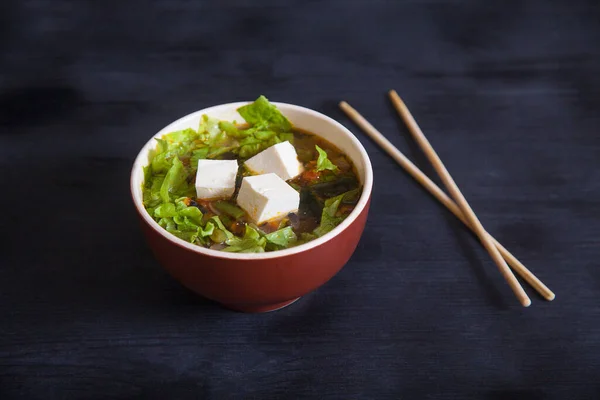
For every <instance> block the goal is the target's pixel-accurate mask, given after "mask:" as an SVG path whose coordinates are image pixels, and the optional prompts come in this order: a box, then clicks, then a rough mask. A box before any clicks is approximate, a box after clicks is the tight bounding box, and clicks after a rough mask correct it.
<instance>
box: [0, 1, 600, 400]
mask: <svg viewBox="0 0 600 400" xmlns="http://www.w3.org/2000/svg"><path fill="white" fill-rule="evenodd" d="M599 4H600V3H598V1H596V0H591V1H587V2H585V1H563V2H557V1H543V0H540V1H531V2H529V1H516V0H515V1H467V0H457V1H421V2H419V1H382V0H370V1H287V2H284V1H261V2H258V1H220V2H217V1H214V2H196V1H189V0H188V1H185V0H177V1H166V0H162V1H155V2H152V3H146V2H139V1H123V2H108V1H99V2H92V1H65V0H57V1H44V0H37V1H33V0H31V1H19V0H14V1H2V2H1V3H0V124H1V125H0V129H1V130H0V132H1V136H0V156H1V158H0V166H1V176H2V178H1V182H0V183H1V188H2V189H1V190H0V193H1V194H0V210H1V212H2V218H1V220H2V229H1V230H0V235H1V236H0V239H1V241H0V245H1V246H2V248H1V250H2V252H1V258H0V261H1V267H0V398H1V399H12V398H24V399H59V398H65V399H67V398H68V399H71V398H73V399H75V398H98V399H99V398H114V399H129V398H156V399H167V398H169V399H178V398H206V399H229V398H236V399H242V398H248V399H251V398H256V399H280V398H339V399H382V398H389V399H398V398H406V399H417V398H425V397H427V398H446V399H450V398H465V397H478V398H484V399H504V398H511V399H517V398H526V399H532V400H535V399H546V398H548V399H574V398H599V397H600V383H598V382H599V380H600V379H599V378H600V353H599V352H600V320H599V319H598V317H599V316H600V304H599V302H598V295H599V294H600V270H599V269H598V259H599V256H600V244H599V237H600V224H599V222H598V221H599V218H600V169H599V168H598V167H599V166H600V165H599V164H600V162H599V158H600V136H599V132H598V129H599V128H600V117H599V115H600V114H599V110H598V109H599V107H600V6H599ZM391 88H395V89H396V90H398V91H399V93H400V95H401V96H403V98H404V99H405V101H406V102H407V104H408V106H409V107H410V108H411V110H412V112H413V114H414V115H415V117H416V118H417V120H418V121H419V122H420V123H421V127H422V128H423V130H424V131H425V133H426V134H427V135H428V137H429V139H430V140H431V142H432V144H433V145H434V147H435V148H436V149H437V151H438V153H439V154H440V156H441V157H442V159H443V160H444V161H445V163H446V166H447V167H448V169H449V170H450V172H451V173H452V174H453V176H454V178H455V180H456V181H457V183H458V184H459V186H461V188H462V189H463V192H464V193H465V195H466V197H467V198H468V199H469V200H470V202H471V204H472V206H473V208H474V209H475V211H476V212H477V213H478V215H479V217H480V219H481V220H482V222H483V223H484V225H485V226H486V227H487V228H488V230H489V231H490V232H491V233H493V234H494V235H495V236H496V237H497V239H499V240H500V241H501V242H502V243H503V244H505V245H506V246H507V247H508V248H509V249H510V250H512V251H513V252H514V253H515V255H517V257H519V258H520V259H521V261H523V262H524V263H525V264H526V265H527V266H528V267H529V268H530V269H531V270H532V271H533V272H534V273H536V275H537V276H538V277H539V278H540V279H542V280H543V281H544V282H545V283H546V284H547V285H548V286H550V288H551V289H553V290H554V291H555V292H556V294H557V298H556V300H555V301H554V302H552V303H548V302H545V301H544V300H542V299H540V297H539V296H537V295H536V294H535V293H534V292H533V291H531V290H529V289H528V290H529V293H530V295H531V296H532V299H533V305H532V306H531V307H530V308H529V309H524V308H522V307H520V306H519V305H518V303H517V301H516V299H515V298H514V296H513V295H512V293H511V291H510V289H509V288H508V287H507V285H506V284H505V283H504V281H503V280H502V278H501V276H500V274H499V273H498V271H497V270H496V267H495V266H494V264H493V263H492V261H491V260H490V259H489V257H488V255H487V254H486V253H485V251H483V250H482V249H481V246H480V245H479V244H478V242H477V241H476V240H475V239H474V238H473V237H472V236H471V235H470V234H469V233H467V231H466V230H465V229H464V227H463V226H461V225H460V223H459V222H458V221H457V220H456V219H455V218H454V217H453V216H452V215H451V214H450V213H449V212H447V211H446V210H444V209H443V208H442V207H441V206H440V205H438V204H437V203H436V202H435V201H434V200H433V199H432V198H430V197H429V195H428V194H427V193H426V192H425V191H424V190H423V189H422V188H420V187H419V186H418V185H417V184H416V183H415V182H413V181H412V180H411V178H410V177H408V176H407V175H406V174H405V173H404V172H403V171H402V170H401V168H400V167H398V166H397V165H396V164H395V163H394V162H393V161H392V160H391V159H390V158H389V157H387V156H386V155H385V154H384V153H383V152H382V151H381V150H379V149H378V148H377V146H375V145H374V144H373V143H372V142H371V141H370V140H368V139H367V138H366V136H365V135H364V134H362V133H361V132H360V131H359V130H358V129H357V128H356V127H355V126H354V125H353V124H352V123H351V122H350V121H349V120H348V119H347V118H345V116H344V115H343V114H342V112H341V111H340V110H339V109H338V108H337V103H338V102H339V101H340V100H346V101H348V102H349V103H350V104H351V105H353V106H355V107H356V108H357V109H358V110H359V111H361V112H362V113H363V114H364V115H365V116H366V117H367V118H368V119H369V120H370V121H371V122H372V123H373V124H374V125H375V126H376V127H378V128H379V129H380V130H381V131H382V132H383V133H384V134H386V135H387V136H388V137H389V138H390V140H391V141H392V142H394V143H395V144H396V145H397V146H398V147H399V148H400V149H401V150H403V151H404V152H405V153H406V154H407V155H408V156H409V157H410V158H411V159H413V160H415V161H416V162H417V163H418V164H419V165H420V166H421V167H422V168H423V169H424V170H425V171H426V172H427V173H429V174H430V176H434V174H433V173H432V170H431V168H430V167H429V166H428V164H427V162H425V160H424V158H423V157H422V155H421V153H420V151H419V150H418V148H416V147H415V145H414V144H413V142H412V141H411V139H410V137H409V135H408V133H407V131H406V129H405V128H404V126H403V125H402V123H401V122H400V121H399V120H398V118H397V117H396V115H395V113H394V111H393V109H392V107H391V106H390V104H389V102H388V100H387V98H386V96H385V94H386V91H387V90H389V89H391ZM260 94H264V95H266V96H267V97H268V98H269V99H271V100H274V101H282V102H289V103H293V104H298V105H302V106H306V107H309V108H313V109H315V110H318V111H321V112H323V113H326V114H327V115H329V116H331V117H333V118H335V119H337V120H339V121H341V122H342V123H343V124H345V125H346V126H348V127H349V128H350V129H351V130H352V131H353V132H355V133H356V135H357V136H358V137H359V138H360V140H361V142H362V143H363V144H364V146H365V147H366V149H367V151H368V153H369V154H370V156H371V159H372V163H373V167H374V173H375V187H374V193H373V203H372V210H371V213H370V216H369V221H368V225H367V228H366V230H365V233H364V236H363V238H362V240H361V243H360V245H359V248H358V249H357V251H356V253H355V255H354V256H353V258H352V260H351V261H350V262H349V263H348V265H347V266H346V267H345V268H344V269H343V270H342V271H341V272H340V273H339V274H338V275H337V276H336V277H335V278H334V279H332V280H331V281H330V282H329V283H327V284H326V285H325V286H323V287H322V288H320V289H319V290H317V291H316V292H314V293H311V294H309V295H307V296H305V297H304V298H303V299H301V301H299V302H297V303H295V304H294V305H292V306H290V307H288V308H286V309H284V310H281V311H278V312H275V313H269V314H262V315H247V314H240V313H234V312H230V311H226V310H224V309H222V308H220V307H219V306H217V305H215V304H212V303H210V302H208V301H205V300H203V299H201V298H199V297H197V296H196V295H194V294H192V293H190V292H188V291H186V290H185V289H183V288H182V287H181V286H180V285H179V284H178V283H177V282H175V281H174V280H173V279H171V278H170V277H169V276H168V275H167V274H166V273H165V272H164V271H163V270H162V269H161V268H160V266H159V265H158V263H157V262H156V261H155V260H154V258H153V257H152V255H151V254H150V252H149V250H148V248H147V247H146V245H145V243H144V240H143V238H142V236H141V233H140V231H139V227H138V223H137V219H136V218H137V217H136V215H135V213H134V209H133V206H132V204H131V200H130V197H129V192H128V184H129V172H130V168H131V165H132V162H133V158H134V157H135V155H136V154H137V152H138V150H139V149H140V148H141V146H142V145H143V143H145V142H146V141H147V140H148V138H149V137H150V136H151V135H153V134H154V133H155V132H156V131H158V130H159V129H160V128H162V127H163V126H165V125H167V124H168V123H169V122H171V121H173V120H175V119H177V118H179V117H181V116H183V115H185V114H187V113H190V112H192V111H195V110H199V109H201V108H204V107H207V106H211V105H215V104H220V103H226V102H232V101H241V100H252V99H254V98H256V97H257V96H258V95H260ZM436 181H437V179H436Z"/></svg>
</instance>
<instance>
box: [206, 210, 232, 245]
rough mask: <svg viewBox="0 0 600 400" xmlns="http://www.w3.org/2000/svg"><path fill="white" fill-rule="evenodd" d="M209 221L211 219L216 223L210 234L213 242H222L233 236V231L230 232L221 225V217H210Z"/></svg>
mask: <svg viewBox="0 0 600 400" xmlns="http://www.w3.org/2000/svg"><path fill="white" fill-rule="evenodd" d="M210 221H212V222H213V223H214V224H215V225H216V226H215V229H214V231H213V233H212V234H211V236H210V238H211V239H212V240H213V242H215V243H223V242H225V241H226V240H229V239H232V238H234V237H235V236H234V234H233V233H231V232H230V231H229V230H227V228H225V225H223V222H221V219H220V218H219V217H218V216H214V217H212V218H211V219H210Z"/></svg>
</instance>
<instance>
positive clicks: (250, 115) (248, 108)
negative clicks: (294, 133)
mask: <svg viewBox="0 0 600 400" xmlns="http://www.w3.org/2000/svg"><path fill="white" fill-rule="evenodd" d="M237 111H238V113H240V115H241V116H242V117H243V118H244V119H245V120H246V122H248V123H249V124H252V125H254V126H260V127H262V128H267V127H268V128H269V129H275V130H278V131H280V132H282V131H289V130H290V129H292V124H291V123H290V121H288V119H287V118H286V117H285V116H284V115H283V114H282V113H281V111H279V110H278V109H277V107H275V106H274V105H273V104H271V103H269V100H267V98H266V97H265V96H260V97H259V98H258V99H256V101H255V102H254V103H250V104H247V105H245V106H243V107H240V108H238V110H237Z"/></svg>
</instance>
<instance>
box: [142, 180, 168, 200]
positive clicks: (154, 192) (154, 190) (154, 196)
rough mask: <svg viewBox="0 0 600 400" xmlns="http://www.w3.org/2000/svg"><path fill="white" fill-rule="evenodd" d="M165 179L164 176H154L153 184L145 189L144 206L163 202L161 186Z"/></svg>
mask: <svg viewBox="0 0 600 400" xmlns="http://www.w3.org/2000/svg"><path fill="white" fill-rule="evenodd" d="M164 180H165V177H164V176H154V178H153V180H152V184H151V186H150V187H149V188H148V187H147V188H145V189H144V206H146V207H156V206H157V205H159V204H160V203H162V199H161V197H160V188H161V186H162V184H163V181H164Z"/></svg>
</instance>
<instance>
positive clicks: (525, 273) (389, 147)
mask: <svg viewBox="0 0 600 400" xmlns="http://www.w3.org/2000/svg"><path fill="white" fill-rule="evenodd" d="M340 108H341V109H342V110H343V111H344V112H345V113H346V115H348V117H349V118H350V119H351V120H353V121H354V123H356V124H357V125H358V126H359V127H360V128H361V129H362V130H363V131H364V132H365V133H366V134H367V135H369V137H371V139H373V141H375V142H376V143H377V144H378V145H379V146H380V147H381V148H382V149H383V150H385V151H386V152H387V153H388V154H389V155H390V156H391V157H392V158H393V159H394V160H395V161H396V162H397V163H398V164H399V165H400V166H401V167H402V168H404V169H405V170H406V172H408V173H409V174H410V175H411V176H412V177H413V178H414V179H415V180H416V181H417V182H419V183H420V184H421V185H422V186H423V187H424V188H425V189H426V190H427V191H428V192H429V193H430V194H431V195H432V196H433V197H435V198H436V199H437V200H438V201H439V202H440V203H442V204H443V205H444V206H446V208H447V209H448V210H450V212H452V214H454V215H455V216H456V217H457V218H458V219H459V220H460V221H461V222H462V223H463V224H465V225H466V226H467V227H468V228H470V229H473V228H472V226H471V225H470V224H469V221H468V220H467V219H466V218H465V216H464V215H463V212H462V211H461V209H460V208H459V207H458V205H457V204H456V203H455V202H454V201H453V200H452V199H451V198H450V197H449V196H448V195H447V194H446V193H445V192H444V191H443V190H442V189H440V188H439V187H438V186H437V185H436V184H435V183H434V182H433V181H432V180H431V179H429V177H428V176H427V175H425V174H424V173H423V172H422V171H421V170H420V169H419V168H418V167H417V166H416V165H414V164H413V163H412V162H411V161H410V160H409V159H408V158H407V157H406V156H405V155H404V154H402V152H400V150H398V149H397V148H396V147H395V146H394V145H393V144H392V143H390V141H389V140H387V139H386V138H385V136H383V135H382V134H381V133H380V132H379V131H378V130H377V129H375V127H373V125H371V124H370V123H369V122H368V121H367V120H366V119H365V118H364V117H363V116H362V115H360V113H358V111H356V110H355V109H354V108H352V107H351V106H350V105H349V104H348V103H346V102H345V101H342V102H341V103H340ZM488 235H489V234H488ZM489 237H490V238H491V239H492V241H493V242H494V244H495V245H496V247H497V248H498V250H499V251H500V252H501V253H502V255H503V256H504V258H505V259H506V261H507V262H508V263H509V264H510V266H511V267H512V268H513V270H514V271H515V272H516V273H518V274H519V275H520V276H521V277H522V278H523V279H524V280H525V281H526V282H527V283H529V284H530V285H531V287H533V288H534V289H535V290H536V291H537V292H538V293H539V294H540V295H541V296H542V297H543V298H545V299H546V300H548V301H552V300H553V299H554V298H555V295H554V293H553V292H552V291H551V290H550V289H549V288H548V287H547V286H546V285H544V283H542V281H540V280H539V279H538V278H537V277H536V276H535V275H534V274H533V273H532V272H531V271H529V270H528V269H527V268H526V267H525V266H524V265H523V264H522V263H521V262H520V261H519V260H518V259H517V258H516V257H515V256H513V255H512V254H511V253H510V252H509V251H508V250H507V249H506V248H505V247H504V246H502V245H501V244H500V243H499V242H498V241H497V240H496V239H494V238H493V237H492V236H491V235H489Z"/></svg>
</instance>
